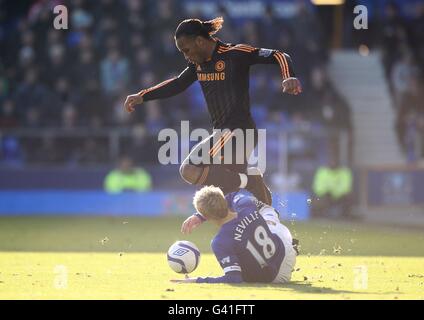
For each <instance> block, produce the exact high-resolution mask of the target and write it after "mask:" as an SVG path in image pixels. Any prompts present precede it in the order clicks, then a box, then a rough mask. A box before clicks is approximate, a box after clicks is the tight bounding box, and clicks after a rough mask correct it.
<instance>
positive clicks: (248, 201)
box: [231, 193, 258, 215]
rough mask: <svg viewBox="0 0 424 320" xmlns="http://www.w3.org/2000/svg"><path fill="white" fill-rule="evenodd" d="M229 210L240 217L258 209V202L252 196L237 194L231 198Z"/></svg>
mask: <svg viewBox="0 0 424 320" xmlns="http://www.w3.org/2000/svg"><path fill="white" fill-rule="evenodd" d="M231 208H232V209H233V211H235V212H237V213H239V214H241V215H246V214H249V213H252V212H254V211H256V210H257V209H258V200H257V199H256V198H255V197H253V196H249V195H244V194H241V193H238V194H236V195H235V196H234V197H233V198H232V204H231Z"/></svg>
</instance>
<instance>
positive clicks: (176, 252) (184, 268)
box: [168, 241, 200, 273]
mask: <svg viewBox="0 0 424 320" xmlns="http://www.w3.org/2000/svg"><path fill="white" fill-rule="evenodd" d="M199 261H200V251H199V249H198V248H197V247H196V245H195V244H194V243H192V242H190V241H177V242H175V243H174V244H173V245H172V246H171V247H170V248H169V250H168V264H169V266H170V267H171V269H172V270H174V271H175V272H177V273H190V272H193V271H194V270H195V269H196V268H197V266H198V265H199Z"/></svg>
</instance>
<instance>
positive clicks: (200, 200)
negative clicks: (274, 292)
mask: <svg viewBox="0 0 424 320" xmlns="http://www.w3.org/2000/svg"><path fill="white" fill-rule="evenodd" d="M193 204H194V206H195V208H196V210H197V212H198V213H199V214H201V215H202V217H203V218H204V219H205V220H207V221H210V222H213V223H215V224H216V225H218V226H219V227H220V229H219V231H218V233H217V234H216V236H215V237H214V238H213V240H212V250H213V252H214V254H215V256H216V259H217V260H218V262H219V264H220V265H221V267H222V269H223V270H224V273H225V275H224V276H221V277H216V278H213V277H206V278H201V277H199V278H186V279H183V280H172V281H173V282H196V283H241V282H263V283H285V282H288V281H290V278H291V273H292V270H293V268H294V266H295V263H296V254H297V252H296V250H295V248H294V247H293V238H292V236H291V234H290V231H289V230H288V228H287V227H286V226H284V225H283V224H282V223H281V222H280V220H279V216H278V213H277V212H276V210H275V209H274V208H272V207H270V206H268V205H266V204H264V203H262V202H260V201H258V200H257V199H256V198H255V197H253V196H251V195H247V194H243V193H242V192H233V193H230V194H228V195H227V196H224V194H223V192H222V190H221V189H220V188H217V187H214V186H206V187H203V188H202V189H201V190H199V191H197V192H196V194H195V196H194V199H193ZM187 228H188V225H187V223H186V222H185V223H183V226H182V231H183V232H190V231H191V229H190V230H188V229H187ZM191 228H193V227H191Z"/></svg>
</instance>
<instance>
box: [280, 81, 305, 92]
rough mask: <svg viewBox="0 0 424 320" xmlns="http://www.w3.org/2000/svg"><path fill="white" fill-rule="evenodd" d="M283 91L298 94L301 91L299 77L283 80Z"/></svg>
mask: <svg viewBox="0 0 424 320" xmlns="http://www.w3.org/2000/svg"><path fill="white" fill-rule="evenodd" d="M283 92H285V93H288V94H294V95H298V94H299V93H301V92H302V85H301V84H300V81H299V79H297V78H294V77H291V78H287V79H285V80H284V81H283Z"/></svg>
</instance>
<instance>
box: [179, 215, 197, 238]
mask: <svg viewBox="0 0 424 320" xmlns="http://www.w3.org/2000/svg"><path fill="white" fill-rule="evenodd" d="M201 224H202V220H201V219H200V218H199V217H197V216H195V215H191V216H190V217H188V218H187V219H185V221H184V222H183V224H182V226H181V232H182V233H184V234H188V233H191V232H192V231H193V229H194V228H196V227H198V226H200V225H201Z"/></svg>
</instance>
